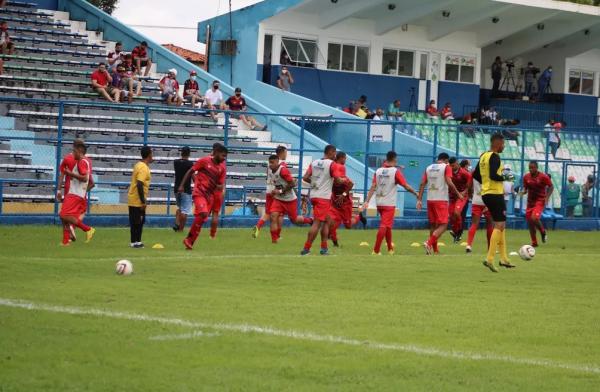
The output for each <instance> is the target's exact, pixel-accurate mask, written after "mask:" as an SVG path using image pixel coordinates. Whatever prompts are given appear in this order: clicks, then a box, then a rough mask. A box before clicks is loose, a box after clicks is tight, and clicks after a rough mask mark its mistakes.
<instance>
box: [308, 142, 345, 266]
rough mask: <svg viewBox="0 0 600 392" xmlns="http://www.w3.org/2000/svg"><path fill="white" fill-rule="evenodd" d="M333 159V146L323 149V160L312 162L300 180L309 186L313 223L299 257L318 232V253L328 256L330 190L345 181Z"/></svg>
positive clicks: (309, 246)
mask: <svg viewBox="0 0 600 392" xmlns="http://www.w3.org/2000/svg"><path fill="white" fill-rule="evenodd" d="M333 159H335V146H332V145H331V144H330V145H327V146H326V147H325V151H324V156H323V158H322V159H317V160H315V161H313V162H312V163H311V164H310V166H309V167H308V169H307V170H306V173H304V177H303V178H302V179H303V180H304V182H306V183H309V184H310V197H311V199H310V201H311V203H312V205H313V215H314V221H313V224H312V226H311V227H310V230H309V232H308V238H307V239H306V243H305V244H304V248H303V249H302V251H301V252H300V254H301V255H307V254H309V253H310V248H311V247H312V243H313V241H314V240H315V238H317V234H318V233H319V231H320V232H321V252H320V253H321V255H323V256H325V255H327V254H329V250H328V248H327V240H328V238H329V226H331V222H332V220H331V217H330V216H329V212H330V211H329V210H330V209H331V194H332V188H333V184H334V183H336V182H337V183H343V182H346V181H347V180H346V179H344V178H343V177H342V176H341V175H340V173H341V172H342V169H341V165H338V164H337V163H335V162H334V161H333Z"/></svg>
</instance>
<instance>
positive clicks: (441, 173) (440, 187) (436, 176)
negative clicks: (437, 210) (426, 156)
mask: <svg viewBox="0 0 600 392" xmlns="http://www.w3.org/2000/svg"><path fill="white" fill-rule="evenodd" d="M447 177H448V178H450V179H452V168H450V165H448V164H447V163H433V164H431V165H429V166H427V169H425V173H424V174H423V179H422V181H427V200H428V201H448V184H447V183H446V178H447Z"/></svg>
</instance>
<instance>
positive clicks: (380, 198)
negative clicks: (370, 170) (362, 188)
mask: <svg viewBox="0 0 600 392" xmlns="http://www.w3.org/2000/svg"><path fill="white" fill-rule="evenodd" d="M373 185H374V186H375V200H376V202H377V207H396V201H397V199H398V192H397V189H396V187H397V186H398V185H401V186H406V179H405V178H404V175H403V174H402V172H401V171H400V170H399V169H398V168H396V167H392V166H387V165H385V164H384V166H383V167H380V168H379V169H377V171H376V172H375V175H374V176H373Z"/></svg>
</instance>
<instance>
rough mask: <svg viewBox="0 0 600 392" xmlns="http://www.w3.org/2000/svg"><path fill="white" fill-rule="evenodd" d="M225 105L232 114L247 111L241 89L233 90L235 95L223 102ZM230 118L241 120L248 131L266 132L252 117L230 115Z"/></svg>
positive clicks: (265, 127)
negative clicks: (258, 130)
mask: <svg viewBox="0 0 600 392" xmlns="http://www.w3.org/2000/svg"><path fill="white" fill-rule="evenodd" d="M225 105H227V107H228V108H229V110H231V111H232V112H244V111H246V110H247V106H246V100H245V99H244V97H242V89H241V88H239V87H236V89H235V95H232V96H231V97H229V98H227V101H225ZM232 117H233V118H237V119H238V120H241V121H242V122H243V123H244V124H245V125H246V126H247V127H248V128H249V129H250V130H254V129H255V128H261V131H266V130H267V126H266V125H265V126H262V125H260V124H259V123H258V121H256V119H255V118H254V117H252V116H248V115H246V114H242V113H239V114H234V113H232Z"/></svg>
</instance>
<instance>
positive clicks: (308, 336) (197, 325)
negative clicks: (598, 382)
mask: <svg viewBox="0 0 600 392" xmlns="http://www.w3.org/2000/svg"><path fill="white" fill-rule="evenodd" d="M0 306H5V307H10V308H19V309H27V310H33V311H47V312H53V313H64V314H72V315H83V316H95V317H108V318H115V319H122V320H131V321H145V322H153V323H159V324H164V325H176V326H179V327H189V328H194V329H212V330H217V331H229V332H238V333H256V334H262V335H267V336H277V337H284V338H290V339H297V340H303V341H309V342H325V343H331V344H340V345H345V346H356V347H364V348H368V349H372V350H382V351H398V352H404V353H410V354H416V355H423V356H430V357H438V358H449V359H459V360H467V361H496V362H505V363H510V364H517V365H531V366H540V367H545V368H553V369H564V370H572V371H577V372H582V373H593V374H600V367H598V366H596V365H586V364H573V363H563V362H557V361H552V360H547V359H535V358H520V357H515V356H512V355H502V354H494V353H476V352H467V351H455V350H452V351H447V350H442V349H438V348H434V347H422V346H418V345H414V344H398V343H381V342H374V341H368V340H357V339H352V338H346V337H342V336H334V335H319V334H316V333H312V332H302V331H294V330H283V329H277V328H272V327H261V326H256V325H248V324H225V323H206V322H195V321H189V320H183V319H179V318H167V317H158V316H150V315H145V314H136V313H126V312H114V311H109V310H102V309H92V308H79V307H70V306H55V305H47V304H36V303H32V302H26V301H22V300H14V299H6V298H0Z"/></svg>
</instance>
